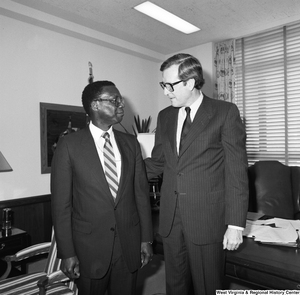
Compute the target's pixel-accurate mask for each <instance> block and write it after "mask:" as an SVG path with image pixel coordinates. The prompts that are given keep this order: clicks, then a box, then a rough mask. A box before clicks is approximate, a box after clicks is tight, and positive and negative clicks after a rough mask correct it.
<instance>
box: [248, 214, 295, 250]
mask: <svg viewBox="0 0 300 295" xmlns="http://www.w3.org/2000/svg"><path fill="white" fill-rule="evenodd" d="M298 231H299V232H300V220H289V219H282V218H271V219H267V220H249V219H247V223H246V228H245V230H244V232H243V235H244V236H246V237H250V238H254V240H255V241H257V242H261V243H264V244H274V245H281V246H289V247H297V242H298V241H299V236H298Z"/></svg>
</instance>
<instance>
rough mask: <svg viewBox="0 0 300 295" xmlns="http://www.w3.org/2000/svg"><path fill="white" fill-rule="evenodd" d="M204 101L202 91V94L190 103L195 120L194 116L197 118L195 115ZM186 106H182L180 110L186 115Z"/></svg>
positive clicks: (192, 117) (192, 116)
mask: <svg viewBox="0 0 300 295" xmlns="http://www.w3.org/2000/svg"><path fill="white" fill-rule="evenodd" d="M202 101H203V93H202V91H200V96H199V97H198V98H197V99H196V100H195V101H194V102H193V103H192V104H191V105H190V109H191V113H190V116H191V119H192V120H193V119H194V118H195V116H196V113H197V111H198V109H199V107H200V105H201V103H202ZM185 108H186V107H181V108H180V112H181V113H182V114H184V115H185V113H186V112H185Z"/></svg>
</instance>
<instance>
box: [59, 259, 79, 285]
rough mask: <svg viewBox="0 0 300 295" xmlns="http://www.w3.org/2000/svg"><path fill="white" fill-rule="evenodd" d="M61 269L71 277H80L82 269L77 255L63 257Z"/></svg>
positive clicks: (72, 278)
mask: <svg viewBox="0 0 300 295" xmlns="http://www.w3.org/2000/svg"><path fill="white" fill-rule="evenodd" d="M60 269H61V270H62V271H63V273H64V274H65V275H66V276H67V277H68V278H69V279H71V280H74V279H78V278H79V276H80V271H79V260H78V258H77V256H74V257H69V258H66V259H62V262H61V267H60Z"/></svg>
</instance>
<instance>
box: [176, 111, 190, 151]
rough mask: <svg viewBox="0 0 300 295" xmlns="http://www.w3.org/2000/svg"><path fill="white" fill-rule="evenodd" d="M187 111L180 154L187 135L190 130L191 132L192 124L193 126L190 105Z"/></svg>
mask: <svg viewBox="0 0 300 295" xmlns="http://www.w3.org/2000/svg"><path fill="white" fill-rule="evenodd" d="M185 111H186V117H185V120H184V122H183V126H182V131H181V137H180V145H179V154H180V152H181V148H182V146H183V144H184V141H185V137H186V135H187V134H188V132H189V130H190V128H191V126H192V120H191V116H190V113H191V109H190V108H189V107H186V108H185Z"/></svg>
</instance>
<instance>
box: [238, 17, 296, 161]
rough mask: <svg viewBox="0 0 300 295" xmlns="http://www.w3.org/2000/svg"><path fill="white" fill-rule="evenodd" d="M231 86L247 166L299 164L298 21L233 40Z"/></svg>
mask: <svg viewBox="0 0 300 295" xmlns="http://www.w3.org/2000/svg"><path fill="white" fill-rule="evenodd" d="M235 87H236V89H235V90H236V104H237V106H238V107H239V109H240V112H241V116H242V117H243V119H244V122H245V126H246V132H247V153H248V160H249V164H253V163H254V162H255V161H258V160H278V161H280V162H282V163H283V164H286V165H290V166H292V165H298V166H300V23H294V24H291V25H287V26H285V27H282V28H276V29H273V30H270V31H268V32H264V33H260V34H256V35H254V36H250V37H245V38H241V39H238V40H236V84H235Z"/></svg>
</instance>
